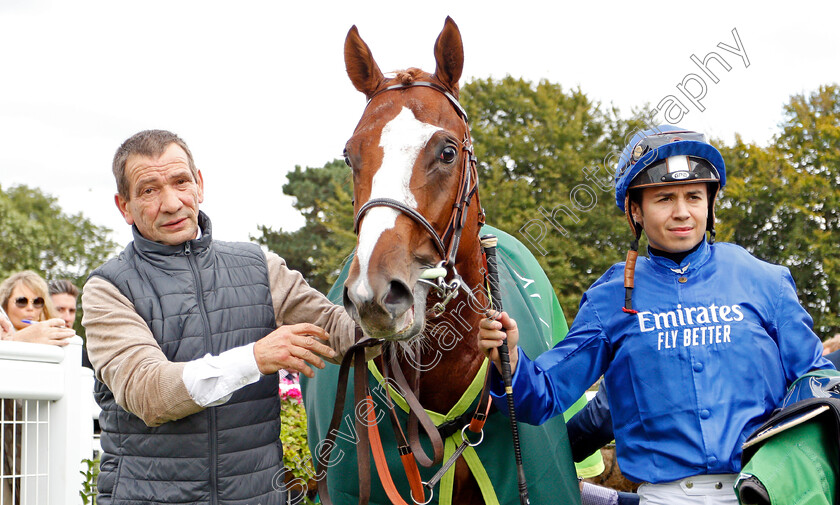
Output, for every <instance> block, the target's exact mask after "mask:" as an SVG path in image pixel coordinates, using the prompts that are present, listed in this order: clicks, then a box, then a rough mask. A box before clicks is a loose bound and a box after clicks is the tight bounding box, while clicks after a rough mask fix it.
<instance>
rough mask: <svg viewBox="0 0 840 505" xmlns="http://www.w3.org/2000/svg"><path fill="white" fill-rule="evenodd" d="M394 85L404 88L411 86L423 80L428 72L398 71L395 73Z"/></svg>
mask: <svg viewBox="0 0 840 505" xmlns="http://www.w3.org/2000/svg"><path fill="white" fill-rule="evenodd" d="M394 74H395V75H394V83H393V84H401V85H403V86H410V85H412V84H414V83H415V82H417V81H419V80H422V79H423V78H424V77H425V76H426V72H424V71H422V70H420V69H419V68H407V69H405V70H397V71H396V72H394Z"/></svg>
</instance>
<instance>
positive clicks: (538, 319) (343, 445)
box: [301, 225, 603, 505]
mask: <svg viewBox="0 0 840 505" xmlns="http://www.w3.org/2000/svg"><path fill="white" fill-rule="evenodd" d="M482 233H492V234H495V235H496V236H497V237H498V238H499V244H498V248H497V258H498V270H499V282H500V284H501V292H502V299H503V304H504V308H505V311H507V312H508V313H509V314H511V315H512V316H513V317H514V319H516V322H517V325H518V326H519V328H520V335H521V337H520V342H519V345H520V346H521V347H522V348H523V349H524V350H525V352H526V353H527V354H528V356H532V357H536V356H538V355H539V354H541V353H543V352H545V351H546V350H548V349H550V348H551V347H552V346H553V345H554V344H555V343H556V342H558V341H560V340H561V339H562V338H563V337H564V336H565V335H566V333H567V331H568V326H567V324H566V318H565V316H564V315H563V310H562V309H561V307H560V303H559V302H558V300H557V297H556V295H555V294H554V290H553V289H552V287H551V284H550V282H549V281H548V278H547V277H546V275H545V273H544V272H543V271H542V268H540V266H539V264H538V263H537V260H536V258H534V256H533V255H532V254H531V253H530V251H529V250H528V249H527V247H525V246H524V245H523V244H522V243H521V242H519V241H518V240H516V239H515V238H513V237H512V236H510V235H508V234H507V233H505V232H503V231H501V230H498V229H495V228H493V227H491V226H487V225H485V226H484V228H482ZM349 267H350V261H347V262H346V263H345V265H344V268H343V270H342V272H341V275H340V276H339V278H338V280H337V281H336V282H335V284H334V285H333V287H332V289H331V290H330V293H329V295H328V297H329V298H330V300H332V301H333V303H341V299H342V290H343V286H344V280H345V279H346V277H347V273H348V270H349ZM465 338H475V335H466V336H465ZM456 350H457V348H456ZM452 352H455V350H453V351H452ZM481 370H482V371H481V372H479V373H478V374H477V376H476V377H475V378H474V380H473V381H472V384H471V385H470V387H469V388H468V389H467V390H466V392H465V393H464V394H463V396H462V397H461V400H460V401H459V402H458V403H457V404H456V405H455V406H454V407H453V408H452V409H451V410H450V411H449V412H431V411H428V410H427V412H428V414H429V416H430V417H431V419H432V421H434V423H435V424H436V425H440V424H441V423H444V422H446V421H449V420H451V419H455V418H457V417H459V416H460V415H461V414H463V413H464V412H466V411H469V412H472V410H473V409H474V408H475V405H476V404H477V402H478V398H477V397H478V395H479V393H480V391H481V387H482V385H483V382H484V373H485V372H484V371H485V370H486V367H484V368H482V369H481ZM338 371H339V367H338V366H336V365H331V364H327V367H326V368H325V369H323V370H316V372H315V378H314V379H307V378H305V377H301V383H302V389H303V401H304V406H305V408H306V412H307V417H308V432H309V446H310V449H311V452H312V454H313V455H317V454H323V453H324V445H325V444H323V443H322V441H323V440H324V439H325V437H326V436H327V430H328V429H329V424H330V417H331V415H332V409H333V404H334V400H335V397H336V388H337V382H338ZM367 380H368V383H369V387H370V389H371V391H372V392H373V394H372V397H373V400H374V402H375V408H376V409H377V412H379V411H380V410H381V411H382V412H387V410H386V409H387V407H386V406H385V394H384V391H383V388H384V387H386V386H384V385H383V384H382V375H381V373H380V371H379V370H378V369H377V367H376V365H375V363H374V361H369V362H368V373H367ZM352 382H353V374H352V373H351V374H350V383H349V384H348V389H347V391H349V392H351V393H350V394H348V395H347V398H346V399H345V404H344V413H343V416H342V419H343V421H342V424H341V427H340V428H339V430H338V433H337V434H336V435H337V436H336V445H335V446H334V448H333V450H332V454H331V455H330V457H329V461H328V462H325V463H326V464H327V465H328V472H329V478H328V483H329V490H330V496H331V497H332V500H333V502H334V503H336V504H342V505H345V504H347V505H349V504H354V505H355V504H357V503H358V496H359V481H358V476H357V473H358V471H357V466H356V451H359V450H365V451H370V448H369V447H360V446H358V445H357V444H356V442H357V437H356V432H355V431H356V430H355V427H354V424H353V422H354V418H353V415H354V413H353V398H352V396H353V395H352V391H353V385H352ZM441 387H445V385H441ZM391 392H392V398H394V401H395V403H396V404H397V405H398V409H397V413H398V415H399V416H401V419H400V420H401V422H402V424H403V427H405V423H406V420H407V417H408V416H407V414H406V412H407V405H406V403H405V402H404V401H402V399H401V398H400V397H399V396H398V395H396V392H395V391H393V390H391ZM583 404H585V399H584V398H581V400H579V401H578V403H577V404H576V405H575V406H574V407H572V409H570V411H569V412H567V416H568V415H570V414H571V413H572V412H574V411H577V410H578V409H579V408H581V407H582V405H583ZM383 417H384V416H383ZM379 429H380V433H381V435H382V443H383V446H384V450H385V454H386V455H387V457H388V459H389V468H390V469H391V474H392V476H393V479H394V482H395V484H396V486H397V489H399V490H400V495H401V496H402V497H403V499H404V500H406V501H407V502H408V503H411V501H410V500H411V497H410V491H409V484H408V480H407V478H406V476H405V473H404V472H403V470H402V464H401V463H400V461H399V456H398V453H397V446H396V437H395V436H394V432H393V428H392V426H391V424H390V423H389V422H382V423H379ZM519 433H520V440H521V447H522V456H523V460H524V468H525V474H526V478H527V483H528V491H529V495H530V499H531V503H533V504H535V505H537V504H539V505H541V504H548V503H562V504H579V503H580V491H579V487H578V481H577V478H576V472H575V466H574V463H573V462H572V458H571V451H570V448H569V439H568V435H567V433H566V424H565V422H564V420H563V419H562V418H561V417H559V416H558V417H555V418H553V419H551V420H549V421H548V422H546V423H544V424H543V425H541V426H531V425H527V424H522V423H520V425H519ZM484 434H485V436H484V439H483V441H482V442H481V443H480V444H479V445H477V446H476V447H469V448H467V450H466V451H465V452H464V453H463V458H464V459H465V460H466V463H467V465H468V466H469V469H470V471H471V472H472V475H473V477H474V478H475V480H476V482H477V483H478V485H479V488H480V490H481V493H482V495H483V497H484V503H486V504H489V505H516V504H519V493H518V487H517V479H516V464H515V461H514V452H513V441H512V437H511V433H510V421H509V420H508V418H507V417H506V416H505V415H503V414H501V413H499V412H495V413H493V414H492V415H491V416H489V418H488V419H487V422H486V424H485V426H484ZM421 437H422V438H421V441H422V442H423V446H424V448H425V449H426V452H427V453H428V454H430V453H431V444H430V443H428V438H427V437H426V436H425V434H424V433H422V432H421ZM460 443H461V433H460V431H458V432H456V433H455V434H453V435H452V436H450V437H449V438H447V439H446V440H445V445H444V461H446V460H447V459H448V457H449V456H450V455H451V454H452V453H453V452H454V451H455V449H456V447H457V446H458V445H459V444H460ZM371 461H372V460H371ZM582 465H583V467H589V470H590V472H591V470H592V468H597V467H598V466H599V465H600V468H601V469H603V464H602V462H601V460H600V454H597V455H596V456H594V457H593V458H590V460H587V461H585V462H584V463H583V464H582ZM371 466H373V462H371ZM313 467H315V468H320V467H319V466H317V465H313ZM439 468H440V466H433V467H431V468H423V467H421V468H420V474H421V477H422V478H423V481H424V482H425V481H428V480H429V479H430V478H431V477H432V476H433V475H434V474H435V472H437V470H438V469H439ZM584 471H585V470H584ZM371 472H372V474H374V475H375V472H374V471H373V469H372V470H371ZM598 473H600V472H598ZM453 482H454V467H453V468H450V470H449V471H448V472H447V473H446V474H445V475H444V477H443V479H441V481H440V483H439V485H438V487H437V488H436V489H435V490H434V491H435V492H434V495H433V497H432V500H431V501H430V503H432V504H440V505H451V504H452V489H453ZM370 503H371V504H372V505H390V503H391V502H390V501H389V499H388V498H387V496H386V494H385V490H384V489H383V487H382V485H381V483H380V482H379V481H378V479H377V478H376V477H374V478H372V482H371V500H370Z"/></svg>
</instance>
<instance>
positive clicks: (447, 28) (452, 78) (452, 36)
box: [435, 16, 464, 98]
mask: <svg viewBox="0 0 840 505" xmlns="http://www.w3.org/2000/svg"><path fill="white" fill-rule="evenodd" d="M435 64H436V65H437V66H436V67H435V76H436V77H437V78H438V79H440V81H441V82H442V83H443V85H444V86H446V87H447V88H449V89H450V90H452V93H453V94H454V95H455V97H456V98H457V96H458V81H459V80H460V79H461V71H462V70H463V69H464V45H463V43H462V42H461V32H460V31H459V30H458V25H456V24H455V21H452V18H451V17H449V16H446V21H445V22H444V23H443V30H442V31H441V32H440V35H438V38H437V41H435Z"/></svg>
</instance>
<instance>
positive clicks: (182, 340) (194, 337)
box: [91, 213, 286, 505]
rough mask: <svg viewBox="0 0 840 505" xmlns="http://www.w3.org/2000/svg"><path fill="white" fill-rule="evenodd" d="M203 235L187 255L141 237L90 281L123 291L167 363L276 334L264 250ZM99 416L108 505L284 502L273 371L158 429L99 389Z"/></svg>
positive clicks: (205, 230) (204, 225)
mask: <svg viewBox="0 0 840 505" xmlns="http://www.w3.org/2000/svg"><path fill="white" fill-rule="evenodd" d="M199 225H200V227H201V229H202V236H201V237H200V238H199V239H196V240H191V241H189V242H186V243H184V244H182V245H180V246H166V245H163V244H159V243H155V242H151V241H149V240H146V239H145V238H143V237H142V236H141V235H140V234H139V232H138V231H137V229H136V227H135V228H134V241H133V242H132V243H131V244H129V245H128V247H127V248H126V249H125V250H124V251H123V252H122V253H120V255H119V257H117V258H114V259H112V260H110V261H108V262H107V263H105V264H104V265H103V266H102V267H100V268H98V269H97V270H96V271H94V272H93V274H91V275H95V276H100V277H102V278H104V279H105V280H107V281H108V282H110V283H112V284H113V285H114V286H116V287H117V288H118V289H119V291H120V292H121V293H122V294H123V295H125V296H126V297H127V298H128V299H129V300H130V301H131V302H132V303H133V304H134V307H135V309H136V310H137V313H138V314H139V315H140V316H141V317H142V318H143V320H145V321H146V323H147V324H148V325H149V328H150V329H151V331H152V334H154V337H155V339H156V340H157V341H158V343H159V344H160V347H161V349H162V350H163V353H164V354H165V355H166V357H167V359H169V360H170V361H176V362H177V361H191V360H194V359H197V358H200V357H202V356H204V355H206V354H207V353H210V354H212V355H218V354H220V353H222V352H223V351H226V350H228V349H232V348H234V347H238V346H242V345H246V344H248V343H251V342H255V341H257V340H259V339H260V338H262V337H264V336H265V335H267V334H268V333H270V332H271V331H273V330H274V329H275V327H276V325H275V318H274V310H273V306H272V300H271V291H270V287H269V279H268V266H267V264H266V259H265V254H264V253H263V252H262V251H261V250H260V248H259V246H257V245H256V244H247V243H226V242H214V241H213V240H212V236H211V226H210V221H209V219H208V218H207V216H206V215H204V214H203V213H200V214H199ZM95 397H96V401H97V402H98V403H99V405H100V407H101V408H102V413H101V414H100V417H99V423H100V427H101V428H102V436H101V442H102V449H103V454H102V459H101V464H100V472H101V473H100V474H99V482H98V487H99V493H100V494H99V496H98V498H97V502H98V503H99V504H100V505H124V504H126V505H127V504H131V505H137V504H139V503H144V504H175V503H178V504H184V503H200V504H212V505H258V504H261V505H271V504H278V505H279V504H281V503H285V501H286V500H285V493H284V492H283V491H282V486H281V484H282V477H283V473H282V467H283V449H282V446H281V444H280V440H279V435H280V401H279V397H278V379H277V374H272V375H268V376H263V377H261V379H260V380H259V381H258V382H256V383H254V384H251V385H249V386H246V387H244V388H242V389H240V390H238V391H236V392H235V393H234V394H233V396H232V397H231V399H230V400H229V401H228V402H226V403H225V404H224V405H220V406H217V407H209V408H207V409H205V410H203V411H201V412H198V413H196V414H193V415H190V416H187V417H184V418H182V419H178V420H176V421H172V422H167V423H164V424H163V425H161V426H158V427H154V428H150V427H148V426H146V424H145V423H144V422H143V421H142V420H141V419H140V418H139V417H137V416H135V415H134V414H131V413H129V412H127V411H126V410H125V409H123V408H122V407H120V406H119V405H117V404H116V402H115V401H114V395H113V393H112V392H111V391H110V390H109V389H108V388H107V386H105V385H104V384H103V383H101V382H99V381H97V383H96V388H95Z"/></svg>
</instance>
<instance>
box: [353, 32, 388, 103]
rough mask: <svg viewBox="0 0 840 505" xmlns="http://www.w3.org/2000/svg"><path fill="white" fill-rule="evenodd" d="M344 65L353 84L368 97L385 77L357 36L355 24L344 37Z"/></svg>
mask: <svg viewBox="0 0 840 505" xmlns="http://www.w3.org/2000/svg"><path fill="white" fill-rule="evenodd" d="M344 66H345V68H346V69H347V75H348V76H350V81H351V82H352V83H353V86H355V87H356V89H358V90H359V91H361V92H362V93H364V94H365V96H367V97H368V99H370V97H371V96H373V92H374V91H376V88H378V87H379V85H380V84H381V83H382V81H383V80H384V79H385V76H383V75H382V71H381V70H379V65H377V64H376V61H375V60H374V59H373V54H371V52H370V48H369V47H368V45H367V44H365V41H364V40H362V37H360V36H359V30H358V29H357V28H356V25H353V26H352V27H351V28H350V31H349V32H347V38H346V39H344Z"/></svg>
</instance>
